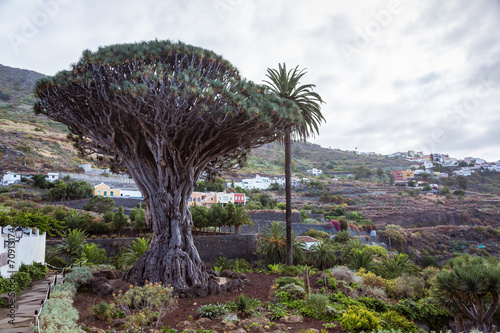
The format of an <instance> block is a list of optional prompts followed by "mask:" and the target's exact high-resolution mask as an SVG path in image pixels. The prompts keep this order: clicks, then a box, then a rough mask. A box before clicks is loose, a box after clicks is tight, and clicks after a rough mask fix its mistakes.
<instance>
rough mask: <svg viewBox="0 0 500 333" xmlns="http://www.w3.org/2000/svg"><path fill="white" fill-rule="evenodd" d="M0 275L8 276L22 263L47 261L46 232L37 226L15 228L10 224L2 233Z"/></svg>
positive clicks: (0, 238) (0, 240)
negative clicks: (42, 231) (41, 231)
mask: <svg viewBox="0 0 500 333" xmlns="http://www.w3.org/2000/svg"><path fill="white" fill-rule="evenodd" d="M0 236H1V237H0V275H1V276H3V277H5V278H8V277H10V276H11V275H12V274H14V273H15V272H17V271H18V269H19V266H21V264H27V265H30V264H32V263H33V262H38V263H43V262H45V237H46V235H45V232H44V233H42V234H40V231H39V230H38V229H37V228H33V229H31V228H25V229H23V228H21V227H17V228H14V227H12V226H10V225H7V226H5V227H4V228H2V230H1V235H0Z"/></svg>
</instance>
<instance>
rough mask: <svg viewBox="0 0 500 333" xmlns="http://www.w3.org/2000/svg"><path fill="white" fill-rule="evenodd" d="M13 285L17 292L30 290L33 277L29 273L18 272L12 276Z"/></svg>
mask: <svg viewBox="0 0 500 333" xmlns="http://www.w3.org/2000/svg"><path fill="white" fill-rule="evenodd" d="M10 281H11V283H12V282H13V283H14V284H15V285H16V292H18V293H19V292H20V291H21V290H24V289H26V288H28V286H29V285H30V283H31V277H30V275H29V273H27V272H16V273H14V274H12V275H11V276H10Z"/></svg>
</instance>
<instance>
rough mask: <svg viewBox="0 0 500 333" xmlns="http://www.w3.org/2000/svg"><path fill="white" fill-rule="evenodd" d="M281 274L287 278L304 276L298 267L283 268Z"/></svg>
mask: <svg viewBox="0 0 500 333" xmlns="http://www.w3.org/2000/svg"><path fill="white" fill-rule="evenodd" d="M280 274H281V275H286V276H297V275H300V274H302V270H301V269H300V268H299V267H297V266H281V268H280Z"/></svg>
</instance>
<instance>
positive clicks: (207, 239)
mask: <svg viewBox="0 0 500 333" xmlns="http://www.w3.org/2000/svg"><path fill="white" fill-rule="evenodd" d="M135 239H136V238H115V239H90V240H89V243H95V244H98V245H99V246H100V247H101V248H103V249H105V250H106V255H107V256H108V257H110V256H112V255H114V254H116V253H117V252H118V251H119V249H120V247H127V246H129V245H130V244H132V242H133V241H134V240H135ZM193 239H194V245H195V246H196V248H197V249H198V253H199V254H200V258H201V260H203V261H204V262H206V263H213V262H214V261H215V260H216V259H217V258H218V257H220V256H225V257H226V258H228V259H236V258H241V259H245V260H247V261H249V262H253V261H256V260H258V259H259V257H258V255H257V254H256V252H257V235H255V234H253V235H214V236H193ZM60 243H61V240H60V239H49V240H47V245H48V246H54V245H56V244H60Z"/></svg>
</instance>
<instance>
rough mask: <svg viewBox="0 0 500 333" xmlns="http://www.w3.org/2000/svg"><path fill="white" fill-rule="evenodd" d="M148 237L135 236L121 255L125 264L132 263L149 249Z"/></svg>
mask: <svg viewBox="0 0 500 333" xmlns="http://www.w3.org/2000/svg"><path fill="white" fill-rule="evenodd" d="M149 245H150V244H149V238H137V239H136V240H135V241H133V242H132V244H131V245H129V247H128V248H127V252H125V254H124V255H123V259H124V263H125V264H126V265H133V264H135V262H136V261H137V260H138V259H139V258H140V257H141V256H142V255H143V254H144V253H146V251H147V250H148V249H149Z"/></svg>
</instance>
